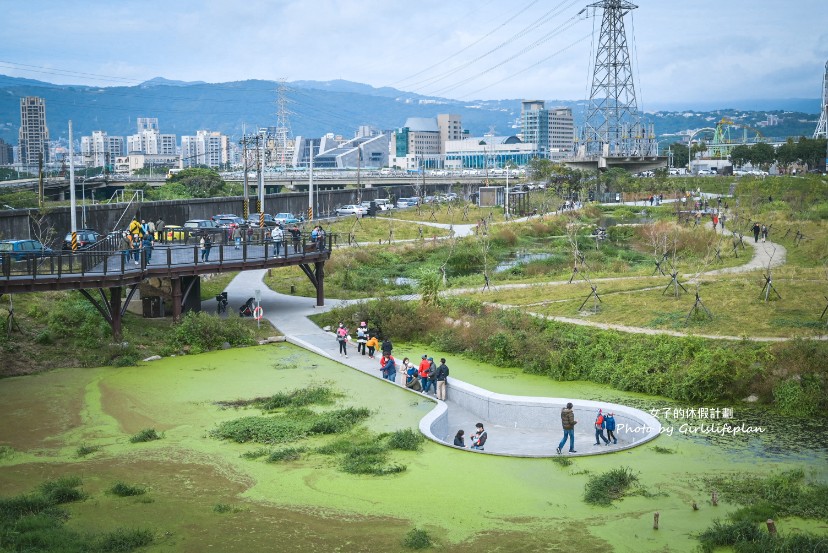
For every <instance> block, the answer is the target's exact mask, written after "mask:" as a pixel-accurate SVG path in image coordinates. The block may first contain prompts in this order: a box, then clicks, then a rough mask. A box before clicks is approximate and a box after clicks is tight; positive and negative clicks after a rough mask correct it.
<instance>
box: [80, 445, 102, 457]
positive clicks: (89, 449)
mask: <svg viewBox="0 0 828 553" xmlns="http://www.w3.org/2000/svg"><path fill="white" fill-rule="evenodd" d="M100 449H101V446H99V445H86V444H81V445H79V446H78V449H76V450H75V454H76V455H77V456H78V457H86V456H87V455H90V454H92V453H95V452H96V451H99V450H100Z"/></svg>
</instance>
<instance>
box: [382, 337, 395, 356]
mask: <svg viewBox="0 0 828 553" xmlns="http://www.w3.org/2000/svg"><path fill="white" fill-rule="evenodd" d="M393 349H394V346H393V344H391V338H385V339H383V341H382V354H383V355H385V356H386V357H387V356H389V355H391V351H392V350H393Z"/></svg>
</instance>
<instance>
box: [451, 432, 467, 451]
mask: <svg viewBox="0 0 828 553" xmlns="http://www.w3.org/2000/svg"><path fill="white" fill-rule="evenodd" d="M463 434H465V432H463V431H462V430H458V431H457V434H455V435H454V445H456V446H457V447H466V442H465V441H464V440H463Z"/></svg>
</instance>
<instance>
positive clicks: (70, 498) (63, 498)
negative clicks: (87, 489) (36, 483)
mask: <svg viewBox="0 0 828 553" xmlns="http://www.w3.org/2000/svg"><path fill="white" fill-rule="evenodd" d="M80 485H81V479H80V478H79V477H77V476H64V477H62V478H58V479H57V480H48V481H46V482H44V483H42V484H41V485H40V494H41V495H42V496H43V497H44V498H45V499H46V500H47V501H48V502H49V503H51V504H52V505H60V504H62V503H73V502H75V501H80V500H81V499H84V498H85V497H86V494H84V493H83V492H82V491H80V490H78V489H77V488H78V487H79V486H80Z"/></svg>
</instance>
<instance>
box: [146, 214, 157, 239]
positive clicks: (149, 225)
mask: <svg viewBox="0 0 828 553" xmlns="http://www.w3.org/2000/svg"><path fill="white" fill-rule="evenodd" d="M155 231H156V228H155V223H154V222H153V221H152V219H150V220H149V222H148V223H147V234H149V235H150V236H152V239H153V240H155Z"/></svg>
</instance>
